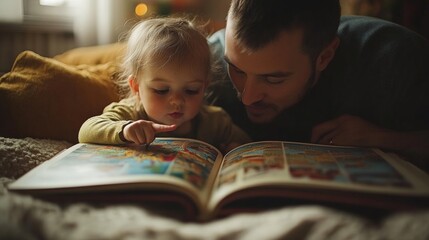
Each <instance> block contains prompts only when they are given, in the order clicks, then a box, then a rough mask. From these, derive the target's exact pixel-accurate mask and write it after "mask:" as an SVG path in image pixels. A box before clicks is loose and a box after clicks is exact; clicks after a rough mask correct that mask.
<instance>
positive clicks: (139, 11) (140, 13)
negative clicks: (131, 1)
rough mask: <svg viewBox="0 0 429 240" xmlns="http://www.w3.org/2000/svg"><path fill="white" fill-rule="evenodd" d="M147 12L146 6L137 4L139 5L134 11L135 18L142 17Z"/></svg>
mask: <svg viewBox="0 0 429 240" xmlns="http://www.w3.org/2000/svg"><path fill="white" fill-rule="evenodd" d="M147 10H148V7H147V5H146V4H144V3H139V4H137V6H136V8H135V10H134V11H135V13H136V15H137V16H139V17H143V16H144V15H145V14H146V13H147Z"/></svg>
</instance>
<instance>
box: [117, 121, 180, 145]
mask: <svg viewBox="0 0 429 240" xmlns="http://www.w3.org/2000/svg"><path fill="white" fill-rule="evenodd" d="M176 127H177V126H176V125H174V124H173V125H163V124H158V123H154V122H152V121H146V120H138V121H135V122H132V123H130V124H128V125H127V126H125V128H124V137H125V139H126V140H127V141H130V142H134V143H136V144H147V143H151V142H153V140H154V139H155V134H156V133H160V132H170V131H174V130H175V129H176Z"/></svg>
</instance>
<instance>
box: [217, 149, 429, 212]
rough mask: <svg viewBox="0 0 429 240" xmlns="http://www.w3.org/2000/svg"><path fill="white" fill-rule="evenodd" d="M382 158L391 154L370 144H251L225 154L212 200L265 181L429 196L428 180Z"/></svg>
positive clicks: (269, 183) (271, 183) (274, 184)
mask: <svg viewBox="0 0 429 240" xmlns="http://www.w3.org/2000/svg"><path fill="white" fill-rule="evenodd" d="M383 157H387V156H386V155H380V154H378V153H377V152H376V151H374V150H373V149H367V148H355V147H338V146H327V145H316V144H301V143H291V142H259V143H250V144H246V145H243V146H241V147H239V148H238V149H235V150H233V151H231V152H230V153H228V154H227V155H226V156H225V159H224V163H223V165H222V166H221V169H220V171H219V175H218V179H217V182H216V185H215V190H214V191H215V193H214V194H213V202H217V201H219V200H220V199H221V198H223V197H225V196H227V195H228V194H230V193H232V192H234V191H237V190H240V189H243V188H246V187H255V186H264V185H266V186H270V185H271V186H295V187H300V188H305V187H310V188H314V187H320V188H331V189H346V190H351V189H352V190H355V191H371V192H374V193H382V192H389V193H396V194H408V193H412V194H426V195H427V194H428V191H429V188H428V184H427V183H424V180H419V179H412V178H409V177H408V176H410V174H407V173H406V172H401V170H403V169H402V168H399V169H398V168H397V167H396V165H395V164H394V161H387V160H386V159H384V158H383ZM404 170H405V169H404ZM425 179H426V180H427V179H428V178H427V176H426V178H425ZM422 183H423V184H422ZM214 205H215V203H212V204H211V207H213V206H214Z"/></svg>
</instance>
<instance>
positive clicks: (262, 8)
mask: <svg viewBox="0 0 429 240" xmlns="http://www.w3.org/2000/svg"><path fill="white" fill-rule="evenodd" d="M340 15H341V7H340V3H339V0H232V2H231V7H230V9H229V13H228V19H232V20H233V21H234V24H235V25H234V32H235V33H234V34H235V38H236V39H237V41H238V42H239V44H241V45H242V47H243V48H244V49H245V50H247V51H250V52H251V51H255V50H258V49H259V48H261V47H263V46H265V45H266V44H268V43H270V42H271V41H273V40H274V39H275V38H276V37H278V35H279V33H280V32H282V31H288V30H293V29H295V28H302V29H303V30H304V40H303V47H304V49H303V51H304V52H306V53H308V54H309V55H310V56H311V57H312V58H315V57H317V55H318V54H319V53H320V52H321V50H322V49H323V48H324V47H326V46H327V45H328V44H329V43H330V42H331V41H332V40H333V39H334V38H335V36H336V33H337V29H338V25H339V21H340Z"/></svg>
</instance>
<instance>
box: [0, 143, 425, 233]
mask: <svg viewBox="0 0 429 240" xmlns="http://www.w3.org/2000/svg"><path fill="white" fill-rule="evenodd" d="M69 146H71V145H70V144H69V143H66V142H57V141H50V140H36V139H31V138H26V139H8V138H2V137H0V171H1V172H0V173H1V177H2V178H1V181H0V239H58V240H60V239H79V240H83V239H127V240H129V239H365V240H366V239H368V240H372V239H383V240H384V239H429V209H428V210H426V211H421V212H407V213H396V214H393V215H391V216H388V217H386V218H383V219H381V220H378V221H374V220H371V219H367V218H361V217H358V216H356V215H352V214H351V213H346V212H341V211H338V210H334V209H328V208H324V207H320V206H300V207H285V208H282V209H279V210H273V211H266V212H263V213H256V214H239V215H235V216H231V217H228V218H225V219H221V220H216V221H212V222H208V223H183V222H180V221H177V220H174V219H169V218H165V217H161V216H157V215H155V214H151V213H150V212H149V211H148V210H146V209H142V208H138V207H135V206H126V205H121V206H115V207H113V206H111V207H106V208H95V207H92V206H88V205H85V204H75V205H72V206H70V207H67V208H64V209H63V208H60V207H59V206H57V205H55V204H51V203H48V202H43V201H39V200H36V199H34V198H31V197H28V196H20V195H16V194H12V193H8V192H7V190H6V188H5V186H6V185H7V184H8V183H10V182H11V181H13V179H16V178H17V177H19V176H20V175H22V174H23V173H25V172H27V171H28V170H30V169H31V168H33V167H34V166H36V165H38V164H40V163H41V162H43V161H45V160H47V159H49V158H51V157H52V156H53V155H55V154H56V153H58V152H59V151H61V150H62V149H65V148H67V147H69Z"/></svg>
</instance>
